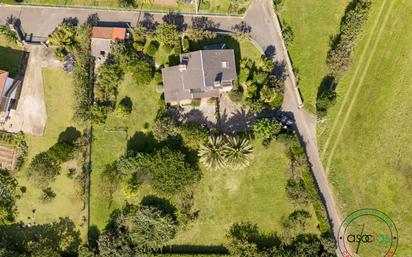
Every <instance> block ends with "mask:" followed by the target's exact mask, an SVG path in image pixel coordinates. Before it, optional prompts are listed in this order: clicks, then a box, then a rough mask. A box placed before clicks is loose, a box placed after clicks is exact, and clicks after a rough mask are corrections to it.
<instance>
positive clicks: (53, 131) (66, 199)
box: [16, 69, 86, 236]
mask: <svg viewBox="0 0 412 257" xmlns="http://www.w3.org/2000/svg"><path fill="white" fill-rule="evenodd" d="M43 79H44V93H45V100H46V109H47V115H48V119H47V125H46V129H45V133H44V136H42V137H34V136H28V135H27V136H26V138H27V143H28V146H29V158H28V160H29V161H30V160H31V158H32V157H33V156H34V155H36V154H37V153H39V152H41V151H45V150H47V149H48V148H50V147H51V146H52V145H54V144H55V143H56V142H57V140H58V137H59V135H60V133H61V132H63V131H65V129H66V128H67V127H75V124H74V123H73V122H72V116H73V108H72V106H71V105H72V104H73V101H74V99H73V97H72V95H73V94H72V84H71V76H70V75H68V74H67V73H65V72H63V71H62V70H61V69H44V70H43ZM29 161H28V162H29ZM69 165H70V167H73V165H76V164H75V163H73V162H70V163H65V164H64V165H63V167H62V170H61V174H60V175H59V176H58V177H57V178H56V181H55V182H53V183H51V185H50V186H51V188H52V189H53V191H54V192H55V193H56V198H55V199H54V200H52V201H51V202H50V203H43V202H42V200H41V199H40V196H41V194H42V192H41V190H40V189H39V188H38V187H37V186H36V185H34V184H33V183H32V182H31V181H29V180H28V179H27V177H26V176H25V174H24V173H25V170H26V168H27V167H24V168H23V170H22V171H19V172H18V173H17V174H16V176H17V179H18V181H19V186H25V187H26V188H27V192H26V193H24V194H23V195H22V198H21V199H20V200H18V201H17V208H18V220H22V221H24V222H28V223H33V222H36V223H38V224H41V223H49V222H52V221H55V220H58V218H59V217H69V218H70V219H72V220H73V221H74V223H75V224H77V225H78V226H79V229H80V230H81V232H82V234H83V236H84V235H85V233H84V232H85V228H86V225H85V224H84V221H83V216H84V215H85V213H84V210H83V207H84V206H83V201H82V200H79V199H78V198H77V197H76V193H75V189H74V181H73V179H70V178H68V177H67V176H66V174H67V171H68V167H69ZM26 166H27V165H26ZM33 210H36V211H35V213H33ZM81 224H84V225H83V226H81V227H80V225H81Z"/></svg>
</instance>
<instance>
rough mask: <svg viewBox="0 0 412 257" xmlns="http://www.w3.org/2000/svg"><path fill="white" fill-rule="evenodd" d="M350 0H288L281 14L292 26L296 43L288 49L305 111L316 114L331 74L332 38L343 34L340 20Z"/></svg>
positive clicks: (282, 18)
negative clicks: (328, 60)
mask: <svg viewBox="0 0 412 257" xmlns="http://www.w3.org/2000/svg"><path fill="white" fill-rule="evenodd" d="M348 2H349V1H348V0H325V1H317V0H306V1H299V0H287V1H285V4H284V6H283V8H282V10H281V12H280V13H279V15H280V18H281V20H284V21H285V22H286V23H287V24H289V25H290V26H291V27H292V30H293V33H294V40H293V43H292V45H291V46H289V47H288V50H289V53H290V55H291V58H292V62H293V66H294V67H295V68H296V69H297V70H298V74H299V78H300V81H299V88H300V91H301V93H302V96H303V101H304V104H305V108H306V109H308V110H309V111H311V112H313V113H315V112H316V107H315V105H316V94H317V92H318V87H319V85H320V83H321V81H322V78H323V77H324V76H326V75H327V74H328V69H327V66H326V54H327V52H328V50H329V43H330V36H332V35H335V34H337V33H338V31H339V23H340V19H341V17H342V15H343V13H344V11H345V7H346V5H347V3H348Z"/></svg>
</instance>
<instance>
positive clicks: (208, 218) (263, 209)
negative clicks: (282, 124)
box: [91, 37, 317, 245]
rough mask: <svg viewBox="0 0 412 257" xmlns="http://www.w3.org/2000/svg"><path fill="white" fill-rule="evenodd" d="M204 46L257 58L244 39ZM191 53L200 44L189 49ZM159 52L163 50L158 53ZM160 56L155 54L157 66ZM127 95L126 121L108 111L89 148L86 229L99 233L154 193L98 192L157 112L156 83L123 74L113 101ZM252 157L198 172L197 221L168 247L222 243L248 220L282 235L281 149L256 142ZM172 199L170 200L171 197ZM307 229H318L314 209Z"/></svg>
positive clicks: (284, 164) (285, 173)
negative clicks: (233, 166) (114, 215)
mask: <svg viewBox="0 0 412 257" xmlns="http://www.w3.org/2000/svg"><path fill="white" fill-rule="evenodd" d="M219 39H221V40H213V42H208V43H218V42H222V41H223V42H226V43H227V44H228V48H235V51H236V52H237V59H240V53H242V57H249V58H251V59H253V60H258V59H259V58H260V52H259V51H258V50H257V49H256V48H255V47H254V45H253V44H252V43H251V42H249V41H248V40H247V39H242V40H240V42H239V43H236V42H235V40H234V39H233V38H231V37H219ZM192 48H194V50H196V49H201V45H200V44H197V45H192ZM160 51H162V50H160ZM161 57H162V56H156V57H155V59H156V60H157V62H159V63H161V62H162V61H160V60H161ZM126 96H128V97H130V99H131V100H132V102H133V112H132V113H131V114H130V115H129V116H128V117H124V118H122V117H118V116H117V115H116V113H111V114H110V115H109V117H108V119H107V121H106V125H104V126H100V127H97V126H95V127H94V130H93V139H94V140H93V145H92V177H91V225H95V226H96V227H97V228H98V229H100V230H102V229H104V227H105V225H106V223H107V220H108V218H109V216H110V213H111V212H112V211H113V210H115V209H116V208H119V207H121V206H122V205H124V203H125V202H126V201H127V202H129V203H136V204H138V203H139V202H140V201H141V199H142V198H143V197H144V196H147V195H149V194H155V193H154V191H153V190H152V189H151V187H150V186H149V185H145V186H143V187H142V188H141V189H140V190H139V192H138V193H137V194H135V195H130V194H128V193H126V190H124V188H122V186H120V188H118V189H117V191H116V192H115V193H114V194H113V198H112V201H110V197H108V196H106V195H105V194H103V193H102V191H103V190H102V187H103V186H104V185H102V182H101V174H102V172H103V171H104V169H105V168H106V166H107V165H108V164H111V163H112V162H113V161H115V160H116V159H118V158H119V157H120V156H121V155H123V154H124V153H126V151H127V149H128V148H129V147H133V146H135V145H136V144H139V145H143V146H144V143H142V142H143V141H142V140H144V138H145V133H147V132H149V131H150V130H151V127H152V124H153V121H154V119H155V117H156V113H157V110H158V108H159V104H158V101H159V97H160V95H159V94H158V93H156V91H155V85H154V84H153V83H152V84H151V85H148V86H136V85H135V84H134V83H133V80H132V79H131V78H130V77H129V76H126V78H125V80H124V81H123V83H122V84H121V86H120V88H119V95H118V101H120V100H121V99H122V98H123V97H126ZM255 156H256V159H255V160H254V161H253V164H252V165H251V166H250V167H249V168H247V169H245V170H243V171H231V170H225V171H221V172H216V171H207V170H205V169H203V170H202V172H203V177H202V179H201V180H200V182H199V184H198V185H197V186H196V189H195V195H194V201H195V203H194V207H193V210H200V212H199V218H198V219H197V220H196V221H195V222H194V223H193V224H191V225H189V226H188V227H187V229H186V230H183V231H180V232H179V233H178V235H177V237H176V239H175V240H173V242H171V243H172V244H178V245H221V244H223V243H225V235H226V233H227V229H228V228H229V227H230V225H231V224H233V223H235V222H240V221H248V222H252V223H256V224H258V226H259V227H260V229H261V230H262V231H264V232H267V233H269V232H277V233H282V228H281V221H282V219H283V218H285V217H286V216H287V215H288V214H290V213H291V212H292V211H293V210H294V208H295V207H294V206H293V205H292V204H291V203H290V201H289V200H288V199H287V197H286V195H285V190H284V188H285V185H286V180H287V179H288V178H289V177H290V176H291V173H290V171H289V168H288V159H287V157H286V154H285V146H284V145H281V144H278V143H275V142H273V143H272V144H271V145H270V147H269V148H264V147H263V146H261V144H260V142H259V143H257V142H256V143H255ZM172 201H174V200H173V199H172ZM309 211H310V212H311V214H312V217H313V218H312V220H311V223H310V224H311V225H310V228H309V231H311V232H315V233H316V231H317V228H316V224H317V220H316V216H315V213H314V211H313V208H312V207H310V208H309Z"/></svg>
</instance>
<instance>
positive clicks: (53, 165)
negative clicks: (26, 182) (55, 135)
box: [27, 152, 60, 187]
mask: <svg viewBox="0 0 412 257" xmlns="http://www.w3.org/2000/svg"><path fill="white" fill-rule="evenodd" d="M59 172H60V162H59V161H58V160H56V159H54V158H53V157H51V156H50V155H49V154H48V153H47V152H41V153H39V154H37V155H36V156H34V158H33V160H32V161H31V163H30V166H29V168H28V170H27V176H28V177H29V178H31V179H32V180H33V181H34V182H35V183H36V184H38V185H39V186H41V187H44V186H47V185H48V184H49V183H50V182H51V181H53V180H54V178H55V177H56V176H57V175H58V174H59Z"/></svg>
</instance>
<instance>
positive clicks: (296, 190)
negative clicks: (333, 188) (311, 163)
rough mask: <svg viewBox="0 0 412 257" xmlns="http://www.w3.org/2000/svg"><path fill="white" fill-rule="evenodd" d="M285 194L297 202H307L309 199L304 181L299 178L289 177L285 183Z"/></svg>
mask: <svg viewBox="0 0 412 257" xmlns="http://www.w3.org/2000/svg"><path fill="white" fill-rule="evenodd" d="M285 190H286V195H287V196H288V198H289V199H290V200H292V201H293V202H295V203H297V204H304V205H306V204H308V203H309V201H310V199H309V195H308V193H307V191H306V187H305V182H303V180H302V179H300V178H296V179H295V178H290V179H288V181H287V183H286V187H285Z"/></svg>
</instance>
